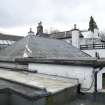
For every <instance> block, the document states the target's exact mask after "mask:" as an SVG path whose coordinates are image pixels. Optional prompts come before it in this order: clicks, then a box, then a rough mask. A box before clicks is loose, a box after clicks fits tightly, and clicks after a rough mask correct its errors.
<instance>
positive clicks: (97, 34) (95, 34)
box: [94, 29, 99, 38]
mask: <svg viewBox="0 0 105 105" xmlns="http://www.w3.org/2000/svg"><path fill="white" fill-rule="evenodd" d="M94 38H99V30H98V29H94Z"/></svg>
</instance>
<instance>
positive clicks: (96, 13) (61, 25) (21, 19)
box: [0, 0, 105, 30]
mask: <svg viewBox="0 0 105 105" xmlns="http://www.w3.org/2000/svg"><path fill="white" fill-rule="evenodd" d="M104 4H105V1H104V0H0V27H1V28H5V29H7V28H8V29H10V28H12V29H14V28H13V27H21V28H22V27H26V26H27V25H28V26H29V25H32V26H33V25H35V27H36V25H37V22H39V21H40V20H41V21H43V23H44V27H45V28H46V29H47V28H48V29H50V27H57V29H59V30H60V29H65V30H66V29H70V27H72V25H73V24H75V23H76V24H77V25H78V27H80V28H81V29H83V28H85V29H88V21H89V17H90V16H91V15H92V16H93V17H94V18H95V21H96V23H97V24H98V26H99V28H101V29H102V28H105V26H104V24H102V23H105V18H104V17H105V15H104V10H105V6H104ZM35 27H34V28H35ZM25 29H26V28H25Z"/></svg>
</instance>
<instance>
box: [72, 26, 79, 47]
mask: <svg viewBox="0 0 105 105" xmlns="http://www.w3.org/2000/svg"><path fill="white" fill-rule="evenodd" d="M79 35H80V31H79V30H78V29H77V28H76V24H75V25H74V29H73V30H72V45H73V46H75V47H77V48H80V40H79Z"/></svg>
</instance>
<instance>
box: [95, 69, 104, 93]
mask: <svg viewBox="0 0 105 105" xmlns="http://www.w3.org/2000/svg"><path fill="white" fill-rule="evenodd" d="M102 69H103V67H100V68H99V70H96V71H95V73H94V78H95V84H94V87H95V89H94V90H95V93H97V74H98V72H99V71H101V70H102Z"/></svg>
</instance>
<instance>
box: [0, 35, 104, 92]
mask: <svg viewBox="0 0 105 105" xmlns="http://www.w3.org/2000/svg"><path fill="white" fill-rule="evenodd" d="M27 40H28V41H27ZM26 45H27V47H26ZM26 50H27V51H26ZM24 53H26V54H27V56H23V55H24ZM0 60H1V66H2V67H3V66H4V67H6V66H7V67H8V68H9V67H11V62H14V63H15V64H13V65H12V66H14V67H15V66H16V67H18V66H17V64H21V65H27V66H26V67H27V68H28V70H29V71H37V72H38V73H43V74H48V75H54V76H57V77H63V78H68V79H76V80H77V81H78V84H81V91H82V92H94V91H98V92H103V91H104V86H105V85H104V78H105V76H104V73H105V68H104V64H105V60H104V59H97V58H92V57H90V56H89V55H88V54H86V53H84V52H82V51H80V50H79V49H77V48H76V47H73V46H72V45H71V44H68V43H66V42H65V41H60V40H56V39H50V38H43V37H37V36H34V35H29V36H27V37H25V38H23V39H21V40H20V41H18V42H16V43H15V44H13V45H11V46H9V47H7V48H5V49H3V50H2V51H1V52H0ZM7 62H8V63H7ZM9 62H10V63H9Z"/></svg>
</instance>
